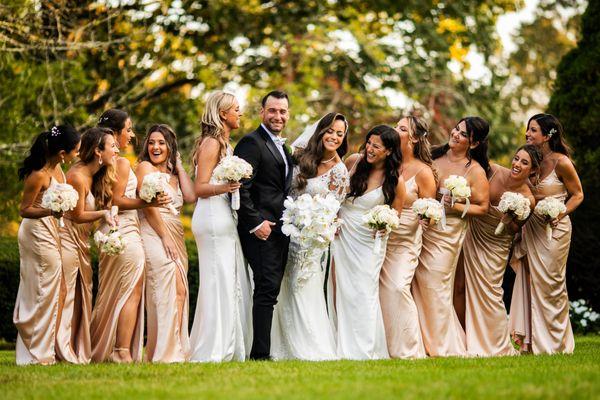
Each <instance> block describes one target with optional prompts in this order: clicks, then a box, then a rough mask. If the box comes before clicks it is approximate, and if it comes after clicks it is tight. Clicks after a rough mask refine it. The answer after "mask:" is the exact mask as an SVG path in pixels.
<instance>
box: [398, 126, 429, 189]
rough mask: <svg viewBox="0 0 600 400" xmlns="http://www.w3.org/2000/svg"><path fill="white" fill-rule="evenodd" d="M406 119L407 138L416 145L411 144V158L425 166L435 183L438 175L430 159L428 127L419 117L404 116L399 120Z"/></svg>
mask: <svg viewBox="0 0 600 400" xmlns="http://www.w3.org/2000/svg"><path fill="white" fill-rule="evenodd" d="M404 118H406V119H407V121H408V128H409V129H408V137H409V139H410V140H411V142H412V140H413V139H417V143H413V156H415V158H416V159H418V160H420V161H421V162H423V163H425V164H427V165H428V166H429V168H431V171H432V172H433V177H434V178H435V181H436V183H437V181H438V174H437V171H436V169H435V167H434V166H433V158H432V157H431V144H430V143H429V125H428V124H427V122H426V121H425V120H424V119H422V118H419V117H415V116H413V115H406V116H404V117H402V118H400V119H401V120H402V119H404Z"/></svg>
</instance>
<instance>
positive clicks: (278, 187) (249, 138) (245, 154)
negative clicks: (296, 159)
mask: <svg viewBox="0 0 600 400" xmlns="http://www.w3.org/2000/svg"><path fill="white" fill-rule="evenodd" d="M261 104H262V107H261V109H260V118H261V121H262V122H261V124H260V126H259V127H258V128H257V129H256V130H255V131H254V132H252V133H250V134H248V135H246V136H244V137H243V138H242V139H241V140H240V142H239V143H238V145H237V146H236V147H235V151H234V154H235V155H237V156H238V157H241V158H243V159H244V160H246V161H247V162H249V163H250V164H251V165H252V169H253V174H252V177H251V178H250V179H247V180H244V181H243V182H242V187H241V188H240V209H239V210H238V218H239V222H238V233H239V235H240V241H241V243H242V249H243V251H244V256H245V257H246V259H247V260H248V262H249V263H250V268H252V272H253V275H254V276H253V278H254V296H253V305H252V323H253V328H254V339H253V342H252V351H251V352H250V358H251V359H254V360H265V359H269V358H270V351H271V323H272V320H273V306H274V305H275V304H276V303H277V295H278V294H279V288H280V286H281V280H282V278H283V270H284V268H285V264H286V261H287V255H288V246H289V238H288V237H287V236H285V235H283V234H282V233H281V216H282V214H283V201H284V200H285V198H286V197H287V195H288V192H289V191H290V187H291V184H292V158H291V156H290V153H289V152H288V150H287V149H286V148H285V146H284V141H285V140H282V139H281V138H280V137H279V135H280V134H281V131H283V128H285V124H286V123H287V121H288V119H289V99H288V96H287V94H286V93H285V92H281V91H277V90H274V91H272V92H270V93H268V94H267V95H266V96H265V97H263V99H262V103H261Z"/></svg>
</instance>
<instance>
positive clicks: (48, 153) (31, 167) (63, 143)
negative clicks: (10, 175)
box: [18, 125, 81, 180]
mask: <svg viewBox="0 0 600 400" xmlns="http://www.w3.org/2000/svg"><path fill="white" fill-rule="evenodd" d="M80 140H81V137H80V135H79V132H77V130H76V129H75V128H73V127H72V126H69V125H58V126H53V127H52V128H51V129H50V130H48V131H44V132H42V133H40V134H39V135H37V137H36V138H35V140H34V141H33V144H32V145H31V148H30V149H29V155H28V156H27V157H25V159H24V160H23V165H22V166H21V168H19V170H18V175H19V180H23V179H25V178H26V177H27V176H29V174H31V173H32V172H33V171H39V170H40V169H42V168H43V167H44V165H46V162H48V159H49V158H50V157H53V156H55V155H57V154H58V153H59V152H60V151H62V150H64V151H65V152H66V153H69V152H71V151H72V150H73V149H74V148H75V147H77V143H79V141H80Z"/></svg>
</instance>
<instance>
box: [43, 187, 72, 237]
mask: <svg viewBox="0 0 600 400" xmlns="http://www.w3.org/2000/svg"><path fill="white" fill-rule="evenodd" d="M78 200H79V194H78V193H77V191H76V190H75V189H74V188H73V186H71V185H69V184H68V183H54V184H52V185H50V186H49V187H48V189H46V191H45V192H44V195H43V196H42V207H43V208H48V209H50V210H52V211H54V212H67V211H71V210H73V209H74V208H75V207H76V206H77V201H78ZM58 224H59V225H60V226H61V227H63V226H65V224H64V222H63V219H62V217H60V218H59V219H58Z"/></svg>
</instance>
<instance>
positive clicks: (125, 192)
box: [91, 109, 170, 363]
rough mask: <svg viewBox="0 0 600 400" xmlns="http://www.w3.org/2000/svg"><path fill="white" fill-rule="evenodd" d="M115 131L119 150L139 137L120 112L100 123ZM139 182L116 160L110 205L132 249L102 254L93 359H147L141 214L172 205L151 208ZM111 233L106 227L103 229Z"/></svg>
mask: <svg viewBox="0 0 600 400" xmlns="http://www.w3.org/2000/svg"><path fill="white" fill-rule="evenodd" d="M98 125H99V126H100V127H105V128H109V129H111V130H112V131H113V134H114V136H115V139H116V141H117V145H118V146H119V148H122V149H123V148H125V147H127V145H128V144H129V143H130V141H131V139H133V138H134V137H135V134H134V133H133V130H132V128H131V119H130V118H129V115H128V114H127V113H126V112H124V111H121V110H115V109H110V110H107V111H105V112H104V113H103V114H102V116H101V117H100V121H99V123H98ZM136 188H137V179H136V177H135V174H134V173H133V171H132V170H131V165H130V163H129V160H127V158H125V157H119V158H118V159H117V161H116V180H115V182H114V184H113V185H112V199H111V200H112V202H109V203H108V204H106V205H105V206H106V207H108V208H110V206H111V205H116V206H118V207H119V215H118V218H119V231H120V233H121V235H122V236H123V238H124V239H125V241H126V243H127V245H126V247H125V251H124V252H123V253H121V254H118V255H114V256H111V255H107V254H105V253H100V262H99V266H98V275H99V276H98V294H97V296H96V304H95V305H94V310H93V312H92V322H91V339H92V360H93V361H96V362H102V361H114V362H119V363H121V362H124V363H129V362H133V361H141V360H142V346H143V334H144V301H143V297H142V294H143V292H144V268H145V264H146V261H145V260H146V255H145V253H144V246H143V244H142V238H141V236H140V225H139V219H138V214H137V211H136V210H137V209H140V208H145V207H151V206H157V205H159V204H165V203H166V202H168V201H170V199H169V198H168V196H159V197H157V198H155V199H154V200H153V202H151V203H146V202H145V201H143V200H141V199H139V198H137V197H136ZM99 229H100V230H101V231H108V229H109V227H108V226H107V225H106V224H104V225H102V226H101V227H100V228H99Z"/></svg>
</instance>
